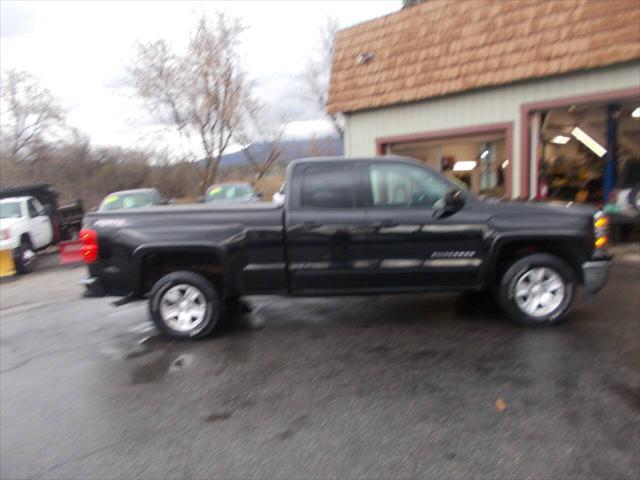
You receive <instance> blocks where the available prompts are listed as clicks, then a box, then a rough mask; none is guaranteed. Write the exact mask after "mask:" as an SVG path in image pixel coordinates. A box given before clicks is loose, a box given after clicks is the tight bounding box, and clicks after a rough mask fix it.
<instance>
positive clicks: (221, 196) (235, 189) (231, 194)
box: [204, 185, 253, 202]
mask: <svg viewBox="0 0 640 480" xmlns="http://www.w3.org/2000/svg"><path fill="white" fill-rule="evenodd" d="M252 196H253V190H251V187H250V186H249V185H213V186H212V187H210V188H209V190H207V195H206V196H205V199H204V201H205V202H218V201H230V200H242V199H248V198H251V197H252Z"/></svg>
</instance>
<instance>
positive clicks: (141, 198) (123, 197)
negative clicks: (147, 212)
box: [98, 188, 169, 212]
mask: <svg viewBox="0 0 640 480" xmlns="http://www.w3.org/2000/svg"><path fill="white" fill-rule="evenodd" d="M167 203H169V201H168V200H165V199H164V198H163V197H162V195H161V194H160V192H159V191H158V189H157V188H137V189H134V190H122V191H120V192H113V193H110V194H109V195H107V196H106V197H104V199H103V200H102V202H100V207H98V211H99V212H104V211H107V210H119V209H123V208H142V207H150V206H152V205H165V204H167Z"/></svg>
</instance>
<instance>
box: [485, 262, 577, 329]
mask: <svg viewBox="0 0 640 480" xmlns="http://www.w3.org/2000/svg"><path fill="white" fill-rule="evenodd" d="M540 268H544V269H547V270H546V271H547V272H549V271H552V272H553V273H555V274H557V276H558V277H559V278H560V279H561V281H562V285H563V287H564V290H563V295H562V297H561V300H560V302H559V304H558V305H557V307H555V308H553V310H551V311H549V312H546V313H545V312H544V310H543V311H542V312H543V313H542V314H540V315H531V314H529V313H527V312H526V311H525V310H523V309H522V308H521V307H520V306H519V304H518V301H517V300H516V295H515V289H516V285H517V284H518V281H520V280H521V279H523V280H527V279H526V278H523V277H525V275H527V274H528V273H530V272H532V271H533V270H534V269H540ZM538 271H539V270H538ZM541 281H542V280H541ZM576 284H577V282H576V276H575V273H574V272H573V270H572V269H571V267H570V266H569V265H567V263H566V262H564V261H563V260H561V259H560V258H558V257H556V256H555V255H550V254H547V253H535V254H532V255H527V256H526V257H523V258H520V259H518V260H516V261H515V262H514V263H513V264H512V265H511V266H510V267H509V268H508V269H507V270H506V271H505V272H504V274H503V275H502V278H501V279H500V284H499V286H498V291H497V297H498V303H499V304H500V307H501V308H502V310H503V311H504V312H505V313H506V314H507V315H508V316H509V318H510V319H511V320H512V321H513V322H514V323H517V324H520V325H553V324H557V323H559V322H561V321H562V320H563V319H564V317H565V316H566V314H567V313H568V312H569V310H570V309H571V305H572V304H573V299H574V297H575V291H576ZM534 287H535V285H534ZM532 288H533V287H532ZM538 288H539V287H538ZM553 295H554V298H555V295H559V290H556V293H555V294H553ZM523 298H525V299H526V298H527V297H526V296H524V297H523ZM533 298H536V297H533ZM521 301H522V300H521ZM536 303H537V302H536ZM552 305H553V304H552Z"/></svg>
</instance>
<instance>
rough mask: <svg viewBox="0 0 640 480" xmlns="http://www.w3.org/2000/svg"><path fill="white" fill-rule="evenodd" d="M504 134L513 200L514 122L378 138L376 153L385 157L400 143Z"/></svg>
mask: <svg viewBox="0 0 640 480" xmlns="http://www.w3.org/2000/svg"><path fill="white" fill-rule="evenodd" d="M493 133H503V134H504V135H505V154H506V156H507V158H508V159H509V164H508V165H507V168H506V172H505V178H504V192H505V197H507V198H511V193H512V192H511V185H512V179H513V173H512V172H513V122H504V123H493V124H488V125H474V126H472V127H463V128H452V129H446V130H434V131H430V132H418V133H412V134H408V135H397V136H391V137H380V138H376V153H377V154H378V155H384V154H385V153H386V149H387V147H388V146H389V145H394V144H399V143H412V142H420V141H425V140H450V139H452V138H463V137H469V136H471V135H485V134H493Z"/></svg>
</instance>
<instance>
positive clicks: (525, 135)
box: [519, 87, 640, 200]
mask: <svg viewBox="0 0 640 480" xmlns="http://www.w3.org/2000/svg"><path fill="white" fill-rule="evenodd" d="M633 98H638V100H639V101H640V87H631V88H624V89H621V90H610V91H607V92H598V93H590V94H586V95H578V96H572V97H560V98H555V99H553V100H544V101H539V102H532V103H525V104H522V105H521V106H520V165H521V166H522V168H521V172H520V195H519V198H522V199H525V200H526V199H529V198H536V197H537V196H538V195H537V190H538V174H539V172H538V168H539V165H538V162H537V161H536V162H532V158H531V142H530V132H531V115H532V114H534V113H537V112H541V111H543V110H553V109H555V108H563V107H571V106H572V105H586V104H590V103H603V102H621V101H626V100H632V99H633ZM532 163H533V165H532ZM531 178H533V179H534V180H535V185H534V189H533V192H531V191H530V188H529V187H530V185H531Z"/></svg>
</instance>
